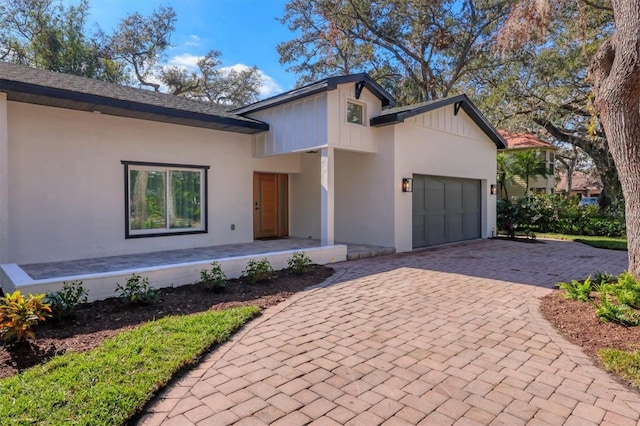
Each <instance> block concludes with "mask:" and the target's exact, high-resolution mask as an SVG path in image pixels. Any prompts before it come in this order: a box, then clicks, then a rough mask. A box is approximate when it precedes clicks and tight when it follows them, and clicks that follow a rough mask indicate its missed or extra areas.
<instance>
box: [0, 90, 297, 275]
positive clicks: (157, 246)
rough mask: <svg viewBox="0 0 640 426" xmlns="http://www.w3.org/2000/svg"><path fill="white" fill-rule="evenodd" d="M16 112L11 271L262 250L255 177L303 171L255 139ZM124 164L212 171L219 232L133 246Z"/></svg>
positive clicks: (90, 116) (33, 109)
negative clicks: (269, 154)
mask: <svg viewBox="0 0 640 426" xmlns="http://www.w3.org/2000/svg"><path fill="white" fill-rule="evenodd" d="M8 105H9V107H8V122H9V131H8V141H9V143H8V146H9V149H8V150H9V196H8V198H9V203H8V212H9V223H10V226H9V228H10V231H9V250H8V258H7V259H4V262H15V263H32V262H47V261H59V260H73V259H80V258H90V257H98V256H109V255H119V254H131V253H139V252H149V251H159V250H166V249H179V248H189V247H200V246H208V245H218V244H230V243H240V242H247V241H252V240H253V213H252V212H253V210H252V197H253V177H252V176H253V170H254V169H258V170H262V171H277V172H283V173H285V172H286V173H289V172H299V171H300V163H299V158H298V156H297V155H296V156H286V157H280V158H274V159H264V160H257V159H253V158H252V155H251V137H250V136H248V135H242V134H237V133H230V132H220V131H215V130H209V129H201V128H192V127H186V126H179V125H173V124H165V123H158V122H151V121H144V120H135V119H128V118H122V117H113V116H107V115H101V114H94V113H88V112H80V111H72V110H65V109H59V108H51V107H43V106H37V105H29V104H23V103H16V102H9V103H8ZM123 160H125V161H143V162H156V163H171V164H187V165H203V166H210V169H209V172H208V181H209V187H208V225H209V232H208V233H204V234H195V235H176V236H166V237H153V238H136V239H125V211H124V199H125V192H124V191H125V188H124V166H123V165H122V164H121V161H123ZM231 224H234V225H235V228H236V229H235V230H231Z"/></svg>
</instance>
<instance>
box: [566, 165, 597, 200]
mask: <svg viewBox="0 0 640 426" xmlns="http://www.w3.org/2000/svg"><path fill="white" fill-rule="evenodd" d="M558 177H559V179H558V183H557V184H556V192H558V193H564V194H566V193H567V187H568V185H569V183H568V182H567V173H566V172H560V173H558ZM601 192H602V182H601V181H600V179H599V178H598V177H596V176H592V175H590V174H587V173H585V172H580V171H574V172H573V173H572V174H571V192H570V194H569V195H580V196H582V197H597V196H599V195H600V193H601Z"/></svg>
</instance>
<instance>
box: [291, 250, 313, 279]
mask: <svg viewBox="0 0 640 426" xmlns="http://www.w3.org/2000/svg"><path fill="white" fill-rule="evenodd" d="M287 266H288V267H289V269H291V271H292V272H293V273H294V274H296V275H303V274H305V273H306V272H307V271H309V269H311V267H312V266H313V262H312V261H311V258H310V257H309V256H307V255H306V254H304V252H301V251H297V252H295V253H293V256H291V257H290V258H289V259H287Z"/></svg>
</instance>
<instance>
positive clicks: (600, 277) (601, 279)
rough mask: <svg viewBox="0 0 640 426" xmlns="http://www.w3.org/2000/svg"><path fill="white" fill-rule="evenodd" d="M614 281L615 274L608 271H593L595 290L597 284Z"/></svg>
mask: <svg viewBox="0 0 640 426" xmlns="http://www.w3.org/2000/svg"><path fill="white" fill-rule="evenodd" d="M612 282H613V275H611V274H610V273H608V272H607V271H596V272H594V273H593V282H592V285H591V287H592V288H593V289H594V290H595V288H594V287H595V286H596V285H598V284H601V283H605V284H609V283H612Z"/></svg>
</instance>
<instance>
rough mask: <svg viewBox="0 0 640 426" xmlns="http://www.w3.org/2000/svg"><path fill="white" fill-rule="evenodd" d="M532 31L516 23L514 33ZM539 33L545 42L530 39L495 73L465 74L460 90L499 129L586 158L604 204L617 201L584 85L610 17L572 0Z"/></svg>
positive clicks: (602, 134) (613, 176)
mask: <svg viewBox="0 0 640 426" xmlns="http://www.w3.org/2000/svg"><path fill="white" fill-rule="evenodd" d="M531 28H532V26H531V25H528V24H526V23H522V22H520V25H518V26H517V27H516V29H517V30H518V31H520V30H524V29H527V31H529V30H530V29H531ZM546 31H547V33H546V38H545V39H544V40H540V39H538V38H537V37H533V39H532V40H529V41H527V42H525V43H522V45H520V46H518V49H517V50H516V51H515V52H508V53H505V57H506V58H508V60H505V61H504V62H503V63H502V64H500V65H499V66H497V67H494V68H485V69H483V70H481V71H480V72H477V73H473V74H468V75H467V79H466V81H465V85H466V87H465V90H466V91H467V92H469V93H470V94H473V95H474V98H475V99H476V100H477V101H478V104H479V106H480V108H482V109H483V111H484V112H485V113H487V115H489V116H490V117H491V119H492V121H494V122H497V123H500V125H501V126H502V127H507V128H509V129H512V130H518V131H526V132H529V133H538V134H541V135H544V136H545V139H551V140H553V141H554V143H555V144H556V146H558V147H559V148H560V149H561V150H562V151H565V152H566V153H572V152H574V153H575V152H585V153H587V154H588V155H589V156H590V157H591V158H592V161H593V165H594V166H595V168H596V170H597V171H598V174H599V176H600V177H601V180H602V181H603V183H604V185H605V188H606V189H605V192H606V193H607V194H608V195H609V198H612V199H614V200H621V199H622V190H621V187H620V182H619V180H618V175H617V170H616V167H615V165H614V162H613V159H612V157H611V154H610V153H609V150H608V143H607V138H606V134H605V132H604V131H603V129H602V126H601V125H600V123H599V122H598V121H597V120H594V114H593V109H594V108H593V88H592V86H591V83H590V82H589V81H588V79H587V69H588V64H589V62H590V61H591V58H592V57H593V55H594V54H595V52H596V51H597V49H598V47H599V46H600V44H601V43H602V40H603V39H604V38H605V37H606V36H608V35H609V34H612V33H613V23H612V16H611V14H610V13H609V12H608V11H606V10H600V9H594V8H589V9H586V10H585V9H584V8H582V7H578V3H576V2H575V1H573V0H572V1H568V2H565V4H564V5H563V7H562V10H561V13H560V12H557V13H556V14H555V15H554V19H553V20H552V21H550V22H549V25H548V26H547V29H546ZM513 39H514V38H509V39H508V41H509V43H511V42H512V41H513ZM558 160H559V161H560V162H562V161H564V160H566V156H558ZM567 165H568V164H567Z"/></svg>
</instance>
